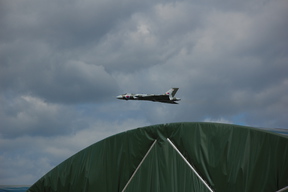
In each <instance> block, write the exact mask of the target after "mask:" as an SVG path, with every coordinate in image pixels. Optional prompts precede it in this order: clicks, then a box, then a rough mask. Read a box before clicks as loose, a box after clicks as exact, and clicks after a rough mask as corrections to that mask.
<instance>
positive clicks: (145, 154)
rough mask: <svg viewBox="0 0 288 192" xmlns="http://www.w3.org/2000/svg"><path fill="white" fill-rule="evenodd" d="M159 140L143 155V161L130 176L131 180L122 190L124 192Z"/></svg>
mask: <svg viewBox="0 0 288 192" xmlns="http://www.w3.org/2000/svg"><path fill="white" fill-rule="evenodd" d="M156 142H157V140H155V141H154V142H153V144H152V145H151V147H150V148H149V150H148V151H147V153H146V154H145V156H144V157H143V159H142V160H141V162H140V163H139V165H138V167H137V168H136V170H135V171H134V173H133V174H132V176H131V177H130V179H129V181H128V182H127V183H126V185H125V187H124V188H123V190H122V192H124V191H125V190H126V188H127V187H128V185H129V183H130V182H131V180H132V179H133V177H134V176H135V174H136V172H137V171H138V169H139V168H140V167H141V165H142V163H143V162H144V160H145V159H146V157H147V156H148V154H149V153H150V151H151V149H152V148H153V146H154V145H155V143H156Z"/></svg>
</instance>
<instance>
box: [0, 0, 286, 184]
mask: <svg viewBox="0 0 288 192" xmlns="http://www.w3.org/2000/svg"><path fill="white" fill-rule="evenodd" d="M287 10H288V1H287V0H242V1H239V0H237V1H236V0H232V1H231V0H219V1H213V0H179V1H177V0H175V1H173V0H147V1H140V0H117V1H115V0H114V1H112V0H46V1H45V0H44V1H36V0H21V1H18V0H0V184H2V185H3V184H28V185H31V184H33V183H34V182H36V181H37V180H38V179H39V178H40V177H41V176H43V175H44V174H45V173H47V172H48V171H49V170H51V169H52V168H53V167H55V166H56V165H58V164H59V163H61V162H62V161H63V160H65V159H67V158H68V157H70V156H71V155H73V154H75V153H76V152H78V151H79V150H81V149H84V148H85V147H87V146H89V145H91V144H93V143H95V142H97V141H99V140H102V139H104V138H106V137H108V136H111V135H114V134H116V133H119V132H123V131H125V130H129V129H134V128H137V127H143V126H148V125H154V124H160V123H169V122H182V121H188V122H194V121H201V122H203V121H211V122H223V123H232V124H239V125H249V126H254V127H265V128H288V118H287V117H288V11H287ZM171 87H179V91H178V92H177V95H176V96H177V97H180V98H181V99H182V100H181V101H180V102H179V103H180V104H179V105H172V104H164V103H154V102H147V101H122V100H117V99H116V96H117V95H119V94H122V93H126V92H130V93H147V94H150V93H152V94H162V93H165V92H166V91H167V90H168V89H170V88H171Z"/></svg>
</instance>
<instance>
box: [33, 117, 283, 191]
mask: <svg viewBox="0 0 288 192" xmlns="http://www.w3.org/2000/svg"><path fill="white" fill-rule="evenodd" d="M167 138H168V139H169V140H170V141H171V142H172V143H173V144H174V145H175V147H176V148H177V149H178V150H179V152H180V153H181V154H182V155H183V156H184V157H185V159H186V160H187V162H189V164H191V165H192V167H193V168H194V169H195V170H196V172H197V173H198V174H199V175H200V176H201V178H202V179H203V180H204V181H205V183H206V184H207V185H208V186H209V187H210V188H211V189H212V190H213V191H216V192H217V191H221V192H226V191H227V192H231V191H233V192H237V191H239V192H246V191H247V192H248V191H251V192H252V191H253V192H254V191H263V192H266V191H267V192H271V191H278V190H280V189H283V188H285V187H286V186H288V136H285V135H280V134H277V133H273V132H270V131H265V130H261V129H256V128H252V127H246V126H238V125H229V124H219V123H190V122H184V123H170V124H160V125H153V126H148V127H143V128H137V129H134V130H130V131H126V132H123V133H120V134H117V135H114V136H111V137H108V138H106V139H104V140H102V141H99V142H97V143H95V144H93V145H91V146H89V147H87V148H86V149H84V150H82V151H80V152H78V153H77V154H75V155H73V156H72V157H70V158H68V159H67V160H65V161H64V162H62V163H61V164H59V165H58V166H56V167H55V168H54V169H52V170H51V171H50V172H48V173H47V174H46V175H44V176H43V177H42V178H41V179H39V180H38V181H37V182H36V183H35V184H34V185H32V186H31V187H30V188H29V189H28V192H56V191H59V192H60V191H61V192H64V191H67V192H68V191H69V192H74V191H75V192H79V191H81V192H85V191H87V192H90V191H109V192H113V191H115V192H116V191H122V190H123V189H124V188H125V192H135V191H140V192H141V191H143V192H144V191H145V192H146V191H153V192H154V191H155V192H160V191H161V192H162V191H165V192H169V191H171V192H172V191H173V192H183V191H190V192H191V191H192V192H193V191H195V192H202V191H203V192H206V191H207V192H209V191H210V190H209V189H208V188H207V186H206V185H205V184H204V183H203V182H202V181H201V179H200V178H199V177H197V175H196V174H195V173H194V172H193V170H192V169H191V168H190V167H189V165H188V164H187V163H186V162H185V161H184V160H183V158H182V157H181V156H180V155H179V153H178V152H177V151H176V150H175V149H174V148H173V146H172V145H171V144H170V143H169V141H168V140H167ZM155 140H156V142H155ZM154 142H155V143H154ZM153 143H154V145H153ZM132 176H133V177H132ZM128 181H129V182H128Z"/></svg>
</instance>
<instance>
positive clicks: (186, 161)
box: [167, 138, 213, 192]
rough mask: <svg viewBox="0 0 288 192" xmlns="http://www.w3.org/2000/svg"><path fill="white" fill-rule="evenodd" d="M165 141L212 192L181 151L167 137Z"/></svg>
mask: <svg viewBox="0 0 288 192" xmlns="http://www.w3.org/2000/svg"><path fill="white" fill-rule="evenodd" d="M167 141H168V142H169V143H170V145H172V147H173V148H174V149H175V150H176V151H177V153H178V154H179V155H180V156H181V157H182V159H183V160H184V161H185V163H186V164H187V165H188V166H189V167H190V168H191V169H192V171H193V172H194V173H195V174H196V176H197V177H198V178H199V179H200V180H201V181H202V183H203V184H204V185H205V186H206V187H207V188H208V189H209V191H211V192H213V190H212V189H211V188H210V186H209V185H208V184H207V183H206V181H205V180H204V179H202V177H201V176H200V175H199V174H198V173H197V171H196V170H195V169H194V168H193V166H192V165H191V164H190V163H189V161H188V160H187V159H186V158H185V157H184V155H182V153H181V152H180V151H179V150H178V149H177V147H176V146H175V145H174V144H173V143H172V141H171V140H170V139H169V138H167Z"/></svg>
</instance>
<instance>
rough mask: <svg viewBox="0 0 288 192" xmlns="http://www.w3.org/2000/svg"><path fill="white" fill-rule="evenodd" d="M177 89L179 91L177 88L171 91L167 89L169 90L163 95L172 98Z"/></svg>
mask: <svg viewBox="0 0 288 192" xmlns="http://www.w3.org/2000/svg"><path fill="white" fill-rule="evenodd" d="M178 89H179V88H171V89H169V90H168V91H167V92H166V93H165V95H169V96H172V97H174V95H175V94H176V92H177V91H178Z"/></svg>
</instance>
